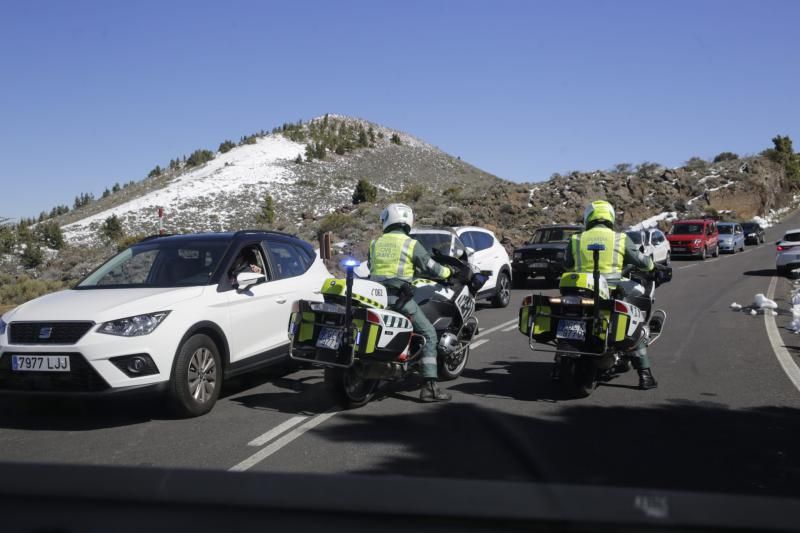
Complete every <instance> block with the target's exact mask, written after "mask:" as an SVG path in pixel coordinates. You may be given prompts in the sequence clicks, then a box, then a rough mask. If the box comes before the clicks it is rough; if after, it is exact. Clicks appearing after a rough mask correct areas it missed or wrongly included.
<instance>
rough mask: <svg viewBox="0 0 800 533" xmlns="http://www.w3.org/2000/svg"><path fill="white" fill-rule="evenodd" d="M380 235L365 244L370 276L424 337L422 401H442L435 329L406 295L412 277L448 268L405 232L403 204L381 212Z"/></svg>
mask: <svg viewBox="0 0 800 533" xmlns="http://www.w3.org/2000/svg"><path fill="white" fill-rule="evenodd" d="M381 224H382V225H383V235H381V236H380V237H378V238H377V239H375V240H374V241H372V242H371V243H370V246H369V259H368V264H369V270H370V279H372V280H374V281H377V282H379V283H381V284H383V286H384V287H386V292H387V294H388V297H389V306H390V307H391V308H392V309H395V310H397V311H399V312H401V313H403V314H404V315H406V316H407V317H409V319H410V320H411V325H412V327H413V328H414V332H416V333H419V334H420V335H422V336H423V337H424V338H425V346H424V347H423V349H422V361H421V363H422V365H421V367H422V378H423V380H424V383H423V385H422V390H421V391H420V395H419V397H420V400H421V401H423V402H443V401H448V400H449V399H450V395H449V394H447V393H446V392H442V391H441V390H439V386H438V385H437V379H438V365H437V359H436V353H437V348H436V345H437V343H438V338H437V336H436V329H434V327H433V324H431V322H430V320H428V317H426V316H425V313H423V312H422V310H421V309H420V308H419V306H418V305H417V303H416V302H415V301H414V300H413V299H411V298H410V297H409V294H410V293H409V290H410V288H411V287H410V283H411V282H412V281H413V280H414V278H415V277H424V278H431V279H443V280H446V279H448V278H449V277H450V276H451V274H452V272H451V270H450V269H449V268H448V267H446V266H443V265H440V264H439V263H437V262H436V261H434V259H433V258H432V257H431V256H430V254H429V253H428V251H427V250H426V249H425V247H424V246H423V245H422V244H420V243H419V241H417V240H416V239H413V238H411V237H410V236H409V232H410V231H411V226H413V225H414V213H413V211H412V210H411V208H410V207H408V206H407V205H405V204H390V205H388V206H387V207H386V209H384V210H383V212H382V213H381ZM399 304H402V305H399Z"/></svg>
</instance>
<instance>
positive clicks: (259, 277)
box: [236, 272, 267, 291]
mask: <svg viewBox="0 0 800 533" xmlns="http://www.w3.org/2000/svg"><path fill="white" fill-rule="evenodd" d="M266 279H267V277H266V276H265V275H264V274H259V273H258V272H241V273H239V274H238V275H237V276H236V288H237V289H238V290H240V291H243V290H246V289H249V288H250V287H252V286H253V285H257V284H259V283H261V282H262V281H265V280H266Z"/></svg>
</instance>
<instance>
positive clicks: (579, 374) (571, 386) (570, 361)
mask: <svg viewBox="0 0 800 533" xmlns="http://www.w3.org/2000/svg"><path fill="white" fill-rule="evenodd" d="M581 348H582V346H580V345H574V344H572V343H570V342H568V341H564V340H559V341H558V343H557V344H556V356H558V352H560V351H579V350H580V349H581ZM559 365H560V367H561V372H560V375H561V380H560V382H561V386H562V387H563V389H564V392H566V393H567V395H568V396H570V397H572V398H586V397H587V396H589V395H590V394H591V393H592V391H593V390H594V388H595V385H596V384H597V370H596V369H595V367H594V362H593V361H592V360H591V359H590V358H589V357H588V356H584V357H568V356H561V357H559Z"/></svg>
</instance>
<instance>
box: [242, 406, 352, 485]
mask: <svg viewBox="0 0 800 533" xmlns="http://www.w3.org/2000/svg"><path fill="white" fill-rule="evenodd" d="M338 412H339V411H328V412H326V413H322V414H319V415H317V416H315V417H313V418H312V419H311V420H307V421H305V422H304V423H302V424H300V425H299V426H298V427H296V428H294V429H293V430H291V431H290V432H289V433H287V434H285V435H283V436H282V437H280V438H279V439H277V440H275V441H274V442H272V443H271V444H269V445H268V446H266V447H265V448H262V449H261V450H259V451H257V452H256V453H254V454H253V455H251V456H250V457H248V458H247V459H245V460H244V461H242V462H241V463H239V464H237V465H235V466H232V467H231V468H229V469H228V470H230V471H231V472H244V471H245V470H249V469H250V468H252V467H254V466H255V465H257V464H258V463H260V462H261V461H263V460H264V459H266V458H267V457H269V456H270V455H272V454H274V453H275V452H277V451H279V450H280V449H281V448H283V447H284V446H286V445H287V444H289V443H291V442H292V441H293V440H295V439H296V438H298V437H299V436H301V435H302V434H303V433H305V432H306V431H308V430H310V429H314V428H315V427H317V426H318V425H320V424H322V423H323V422H325V421H326V420H328V419H329V418H331V417H332V416H334V415H335V414H336V413H338ZM276 429H277V428H276Z"/></svg>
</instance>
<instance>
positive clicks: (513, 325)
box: [503, 322, 519, 333]
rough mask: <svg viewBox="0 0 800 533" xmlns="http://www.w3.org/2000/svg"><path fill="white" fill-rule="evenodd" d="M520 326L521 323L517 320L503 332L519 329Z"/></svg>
mask: <svg viewBox="0 0 800 533" xmlns="http://www.w3.org/2000/svg"><path fill="white" fill-rule="evenodd" d="M518 327H519V324H517V323H516V322H515V323H514V324H511V325H510V326H508V327H507V328H503V333H507V332H509V331H513V330H515V329H517V328H518Z"/></svg>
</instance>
